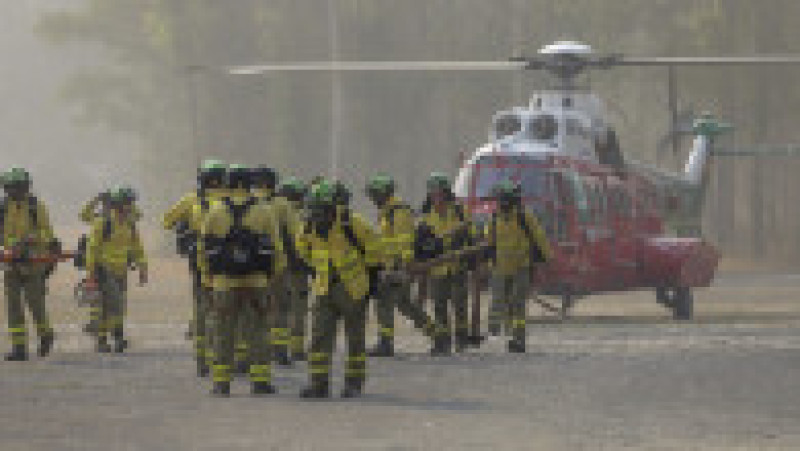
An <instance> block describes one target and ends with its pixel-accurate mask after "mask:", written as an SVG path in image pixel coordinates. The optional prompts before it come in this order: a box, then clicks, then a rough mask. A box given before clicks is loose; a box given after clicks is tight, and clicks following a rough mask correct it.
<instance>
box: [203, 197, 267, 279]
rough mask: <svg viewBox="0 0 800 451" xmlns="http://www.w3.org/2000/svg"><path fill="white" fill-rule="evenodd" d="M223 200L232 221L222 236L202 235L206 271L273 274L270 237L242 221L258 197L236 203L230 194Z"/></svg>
mask: <svg viewBox="0 0 800 451" xmlns="http://www.w3.org/2000/svg"><path fill="white" fill-rule="evenodd" d="M223 203H225V205H226V206H227V207H228V209H229V210H230V213H231V217H232V218H233V224H232V225H231V228H230V230H228V234H227V235H225V236H224V237H213V236H208V237H206V238H205V244H206V254H207V255H208V269H209V272H210V273H211V274H213V275H225V276H234V277H242V276H249V275H255V274H270V275H271V274H273V269H274V255H275V246H274V243H273V241H272V238H271V237H270V236H269V235H267V234H260V233H256V232H253V231H250V230H248V229H246V228H245V227H244V224H243V221H244V218H245V217H246V215H247V212H248V211H249V210H250V208H251V207H252V206H253V205H255V204H257V203H258V200H257V199H256V198H253V197H251V198H249V199H248V200H247V202H245V203H244V204H241V205H237V204H234V203H233V202H232V201H231V200H230V198H224V199H223Z"/></svg>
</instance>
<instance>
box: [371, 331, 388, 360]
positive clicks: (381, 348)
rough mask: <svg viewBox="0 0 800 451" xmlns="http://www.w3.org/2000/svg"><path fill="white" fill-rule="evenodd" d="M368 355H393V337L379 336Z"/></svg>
mask: <svg viewBox="0 0 800 451" xmlns="http://www.w3.org/2000/svg"><path fill="white" fill-rule="evenodd" d="M368 355H369V356H370V357H392V356H394V339H393V338H392V337H386V336H383V335H382V336H380V337H379V338H378V344H376V345H375V347H374V348H372V349H371V350H370V351H369V353H368Z"/></svg>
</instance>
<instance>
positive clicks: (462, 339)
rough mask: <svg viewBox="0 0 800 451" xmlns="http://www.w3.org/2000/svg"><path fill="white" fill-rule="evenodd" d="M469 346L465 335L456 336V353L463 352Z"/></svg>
mask: <svg viewBox="0 0 800 451" xmlns="http://www.w3.org/2000/svg"><path fill="white" fill-rule="evenodd" d="M467 346H469V340H468V339H467V334H466V333H458V334H456V352H464V351H466V350H467Z"/></svg>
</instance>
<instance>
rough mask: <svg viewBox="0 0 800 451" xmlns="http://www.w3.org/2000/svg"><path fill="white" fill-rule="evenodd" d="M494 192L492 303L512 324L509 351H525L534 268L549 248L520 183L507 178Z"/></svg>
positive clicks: (490, 228) (489, 229)
mask: <svg viewBox="0 0 800 451" xmlns="http://www.w3.org/2000/svg"><path fill="white" fill-rule="evenodd" d="M493 191H494V193H493V196H494V197H495V198H496V199H497V202H498V207H499V208H498V211H496V212H495V213H494V214H493V215H492V218H491V220H490V221H489V223H488V224H487V232H486V237H487V239H488V241H489V246H490V249H491V250H492V251H491V254H492V256H491V259H490V260H491V271H492V306H493V310H495V311H497V312H499V313H500V315H502V316H501V318H500V319H506V320H507V322H508V323H509V324H510V326H511V327H510V329H511V340H510V341H509V342H508V352H515V353H524V352H525V326H526V302H525V301H526V300H527V298H528V293H529V291H530V289H531V282H532V278H533V275H534V272H533V271H534V268H535V266H536V265H537V264H539V263H544V262H545V261H547V259H548V258H549V256H550V248H549V245H548V242H547V237H546V236H545V234H544V231H543V230H542V228H541V227H540V225H539V221H537V219H536V217H535V216H533V215H532V214H530V213H528V212H526V211H525V210H524V208H523V205H522V195H521V189H520V186H519V185H518V184H514V183H512V182H510V181H505V182H502V183H500V184H498V185H497V186H496V187H495V188H494V190H493ZM495 306H497V307H495Z"/></svg>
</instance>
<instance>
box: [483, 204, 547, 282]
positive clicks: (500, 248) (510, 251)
mask: <svg viewBox="0 0 800 451" xmlns="http://www.w3.org/2000/svg"><path fill="white" fill-rule="evenodd" d="M520 215H521V216H520ZM521 220H524V221H525V224H526V225H527V229H528V231H529V233H530V235H528V234H527V233H526V232H525V230H524V229H523V227H522V225H521V224H520V221H521ZM486 229H487V230H486V236H487V238H488V240H489V244H490V245H491V246H493V247H494V248H495V258H494V263H493V264H492V269H493V271H494V272H495V273H496V274H502V275H512V274H514V273H516V272H517V271H519V270H520V269H521V268H529V267H531V263H532V262H531V255H530V250H531V246H536V247H538V248H539V250H540V251H541V253H542V256H543V257H544V259H545V260H547V259H549V258H550V245H549V243H548V241H547V236H546V235H545V233H544V229H542V227H541V226H540V224H539V221H538V220H537V219H536V217H535V216H533V215H532V214H530V213H528V212H524V213H522V212H520V211H519V210H516V209H515V210H512V211H510V212H508V213H496V214H495V216H494V217H493V218H492V220H491V221H489V223H488V224H487V225H486Z"/></svg>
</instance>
